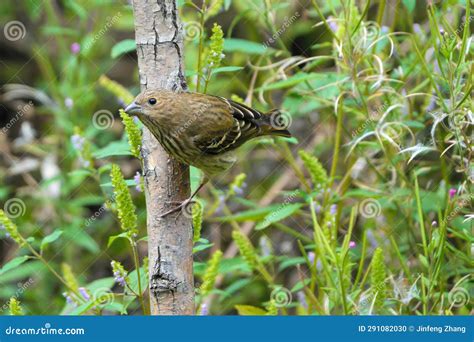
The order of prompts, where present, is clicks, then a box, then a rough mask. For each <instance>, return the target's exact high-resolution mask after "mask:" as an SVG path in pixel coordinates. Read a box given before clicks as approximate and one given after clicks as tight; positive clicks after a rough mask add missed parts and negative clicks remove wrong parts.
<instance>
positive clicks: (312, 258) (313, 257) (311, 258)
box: [308, 252, 316, 265]
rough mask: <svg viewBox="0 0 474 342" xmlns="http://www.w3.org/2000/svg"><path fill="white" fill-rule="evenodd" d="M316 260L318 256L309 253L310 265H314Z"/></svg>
mask: <svg viewBox="0 0 474 342" xmlns="http://www.w3.org/2000/svg"><path fill="white" fill-rule="evenodd" d="M315 258H316V255H315V254H314V252H309V253H308V259H309V263H310V264H311V265H313V264H314V259H315Z"/></svg>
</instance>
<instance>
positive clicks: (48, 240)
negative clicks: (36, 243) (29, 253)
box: [41, 230, 63, 249]
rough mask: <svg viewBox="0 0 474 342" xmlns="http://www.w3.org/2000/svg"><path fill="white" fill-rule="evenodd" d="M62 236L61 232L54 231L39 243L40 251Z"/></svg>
mask: <svg viewBox="0 0 474 342" xmlns="http://www.w3.org/2000/svg"><path fill="white" fill-rule="evenodd" d="M62 234H63V231H62V230H55V231H54V232H53V233H51V234H49V235H48V236H45V237H44V238H43V240H42V241H41V249H43V248H44V247H46V246H47V245H48V244H50V243H52V242H54V241H56V240H57V239H58V238H59V237H60V236H61V235H62Z"/></svg>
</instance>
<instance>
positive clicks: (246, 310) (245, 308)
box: [235, 305, 267, 316]
mask: <svg viewBox="0 0 474 342" xmlns="http://www.w3.org/2000/svg"><path fill="white" fill-rule="evenodd" d="M235 309H236V310H237V312H238V313H239V315H241V316H265V315H266V314H267V312H266V311H265V310H263V309H262V308H258V307H256V306H252V305H236V306H235Z"/></svg>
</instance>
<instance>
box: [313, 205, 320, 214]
mask: <svg viewBox="0 0 474 342" xmlns="http://www.w3.org/2000/svg"><path fill="white" fill-rule="evenodd" d="M321 209H322V207H321V206H320V205H319V204H316V207H315V208H314V211H316V214H319V213H321Z"/></svg>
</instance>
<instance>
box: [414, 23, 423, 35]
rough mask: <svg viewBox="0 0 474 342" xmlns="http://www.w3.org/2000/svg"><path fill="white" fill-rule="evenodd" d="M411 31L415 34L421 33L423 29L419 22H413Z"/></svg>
mask: <svg viewBox="0 0 474 342" xmlns="http://www.w3.org/2000/svg"><path fill="white" fill-rule="evenodd" d="M413 32H415V33H416V34H417V35H423V34H424V33H423V30H422V29H421V26H420V24H418V23H415V24H413Z"/></svg>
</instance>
